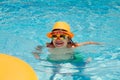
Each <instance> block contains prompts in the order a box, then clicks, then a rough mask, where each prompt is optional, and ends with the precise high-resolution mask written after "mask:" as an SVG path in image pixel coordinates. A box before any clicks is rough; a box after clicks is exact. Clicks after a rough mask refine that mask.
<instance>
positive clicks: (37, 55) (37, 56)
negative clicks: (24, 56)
mask: <svg viewBox="0 0 120 80" xmlns="http://www.w3.org/2000/svg"><path fill="white" fill-rule="evenodd" d="M32 54H33V55H34V57H35V58H36V59H40V56H39V53H37V52H32Z"/></svg>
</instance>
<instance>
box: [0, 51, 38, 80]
mask: <svg viewBox="0 0 120 80" xmlns="http://www.w3.org/2000/svg"><path fill="white" fill-rule="evenodd" d="M0 80H38V78H37V76H36V74H35V72H34V70H33V69H32V68H31V67H30V66H29V65H28V64H27V63H26V62H24V61H22V60H20V59H18V58H16V57H13V56H9V55H6V54H1V53H0Z"/></svg>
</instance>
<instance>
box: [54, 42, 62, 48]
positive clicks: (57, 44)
mask: <svg viewBox="0 0 120 80" xmlns="http://www.w3.org/2000/svg"><path fill="white" fill-rule="evenodd" d="M55 45H56V47H62V46H63V45H64V42H56V43H55Z"/></svg>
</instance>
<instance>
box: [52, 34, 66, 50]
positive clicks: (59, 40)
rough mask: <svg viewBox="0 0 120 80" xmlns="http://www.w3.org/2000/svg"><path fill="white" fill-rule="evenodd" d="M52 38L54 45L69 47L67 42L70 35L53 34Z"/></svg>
mask: <svg viewBox="0 0 120 80" xmlns="http://www.w3.org/2000/svg"><path fill="white" fill-rule="evenodd" d="M52 40H53V45H54V46H55V47H56V48H64V47H67V43H68V36H67V35H64V34H57V35H53V37H52Z"/></svg>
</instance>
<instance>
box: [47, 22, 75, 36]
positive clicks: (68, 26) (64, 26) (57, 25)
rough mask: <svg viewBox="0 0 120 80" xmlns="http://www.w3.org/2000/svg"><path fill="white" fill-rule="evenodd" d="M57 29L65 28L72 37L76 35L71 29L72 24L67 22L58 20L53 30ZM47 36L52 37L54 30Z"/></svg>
mask: <svg viewBox="0 0 120 80" xmlns="http://www.w3.org/2000/svg"><path fill="white" fill-rule="evenodd" d="M55 29H60V30H65V32H66V34H68V35H69V37H70V38H73V37H74V34H73V33H72V32H71V31H70V25H69V24H68V23H66V22H56V23H55V24H54V26H53V29H52V30H55ZM47 37H48V38H51V37H52V32H49V33H47Z"/></svg>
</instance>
